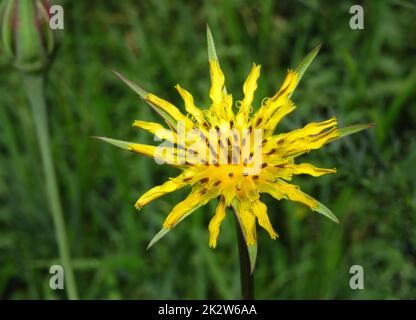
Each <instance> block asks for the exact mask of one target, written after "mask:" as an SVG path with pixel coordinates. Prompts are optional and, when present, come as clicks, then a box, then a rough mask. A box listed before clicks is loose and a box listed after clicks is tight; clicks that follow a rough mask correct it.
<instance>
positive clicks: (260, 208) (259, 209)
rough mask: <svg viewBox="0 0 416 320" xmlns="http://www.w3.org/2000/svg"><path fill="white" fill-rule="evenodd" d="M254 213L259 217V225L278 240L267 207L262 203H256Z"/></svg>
mask: <svg viewBox="0 0 416 320" xmlns="http://www.w3.org/2000/svg"><path fill="white" fill-rule="evenodd" d="M253 213H254V215H255V216H256V217H257V221H258V223H259V225H260V226H261V227H263V228H264V229H265V230H266V231H267V232H268V233H269V235H270V237H271V238H272V239H276V238H277V237H278V235H277V233H276V231H274V229H273V226H272V224H271V223H270V220H269V216H268V215H267V206H266V205H265V204H264V203H263V202H261V201H255V202H254V203H253Z"/></svg>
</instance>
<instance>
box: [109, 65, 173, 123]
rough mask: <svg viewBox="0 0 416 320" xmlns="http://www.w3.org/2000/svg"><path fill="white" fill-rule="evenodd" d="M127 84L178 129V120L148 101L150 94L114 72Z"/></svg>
mask: <svg viewBox="0 0 416 320" xmlns="http://www.w3.org/2000/svg"><path fill="white" fill-rule="evenodd" d="M113 72H114V73H115V74H116V75H117V76H118V77H119V78H120V79H121V80H122V81H123V82H124V83H125V84H127V85H128V86H129V87H130V88H131V89H132V90H133V91H134V92H136V93H137V94H138V95H139V96H140V97H141V98H142V99H143V100H145V101H146V103H147V104H148V105H149V106H150V107H151V108H152V109H153V110H155V111H156V112H157V113H158V114H159V115H160V116H161V117H162V118H163V119H164V120H165V121H166V123H167V124H168V125H169V126H170V127H171V128H176V120H175V119H174V118H172V117H171V116H170V115H169V114H168V113H167V112H165V111H164V110H162V109H161V108H159V107H158V106H156V105H154V104H153V103H151V102H149V101H147V100H146V96H147V95H148V94H149V92H147V91H146V90H145V89H143V88H142V87H140V86H139V85H137V84H135V83H134V82H133V81H131V80H129V79H127V78H126V77H125V76H123V75H122V74H120V73H118V72H116V71H113Z"/></svg>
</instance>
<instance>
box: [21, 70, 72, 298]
mask: <svg viewBox="0 0 416 320" xmlns="http://www.w3.org/2000/svg"><path fill="white" fill-rule="evenodd" d="M23 84H24V88H25V90H26V94H27V97H28V99H29V102H30V105H31V107H32V113H33V119H34V122H35V127H36V135H37V139H38V143H39V148H40V153H41V157H42V164H43V171H44V175H45V187H46V192H47V196H48V201H49V205H50V210H51V213H52V219H53V224H54V229H55V237H56V240H57V242H58V249H59V257H60V260H61V263H62V266H63V268H64V271H65V283H66V287H67V294H68V298H69V299H70V300H77V299H78V293H77V288H76V284H75V279H74V273H73V270H72V265H71V258H70V253H69V245H68V241H67V234H66V228H65V220H64V215H63V211H62V205H61V200H60V197H59V192H58V185H57V181H56V176H55V168H54V164H53V160H52V154H51V149H50V138H49V131H48V119H47V113H46V103H45V95H44V76H43V75H23Z"/></svg>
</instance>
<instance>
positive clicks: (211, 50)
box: [207, 25, 218, 62]
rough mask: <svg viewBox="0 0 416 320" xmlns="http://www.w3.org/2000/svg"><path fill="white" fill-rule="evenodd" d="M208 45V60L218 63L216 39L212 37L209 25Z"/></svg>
mask: <svg viewBox="0 0 416 320" xmlns="http://www.w3.org/2000/svg"><path fill="white" fill-rule="evenodd" d="M207 43H208V60H209V61H216V62H218V56H217V52H216V50H215V42H214V37H213V36H212V33H211V29H210V28H209V26H208V25H207Z"/></svg>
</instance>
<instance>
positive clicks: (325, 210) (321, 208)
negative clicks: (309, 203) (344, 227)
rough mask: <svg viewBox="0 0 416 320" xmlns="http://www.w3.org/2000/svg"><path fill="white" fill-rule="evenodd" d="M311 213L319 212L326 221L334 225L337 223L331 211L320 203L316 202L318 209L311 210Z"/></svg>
mask: <svg viewBox="0 0 416 320" xmlns="http://www.w3.org/2000/svg"><path fill="white" fill-rule="evenodd" d="M313 211H316V212H319V213H320V214H322V215H324V216H325V217H327V218H328V219H331V220H332V221H334V222H335V223H339V220H338V218H337V217H336V216H335V215H334V214H333V213H332V212H331V210H329V209H328V208H327V207H325V206H324V205H323V204H322V203H320V202H318V207H317V208H316V209H313Z"/></svg>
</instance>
